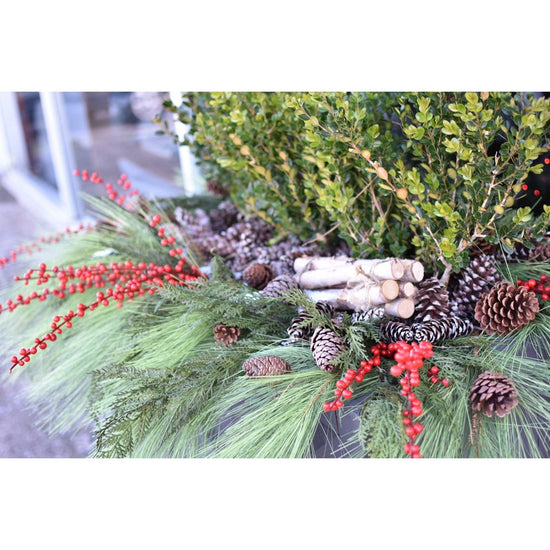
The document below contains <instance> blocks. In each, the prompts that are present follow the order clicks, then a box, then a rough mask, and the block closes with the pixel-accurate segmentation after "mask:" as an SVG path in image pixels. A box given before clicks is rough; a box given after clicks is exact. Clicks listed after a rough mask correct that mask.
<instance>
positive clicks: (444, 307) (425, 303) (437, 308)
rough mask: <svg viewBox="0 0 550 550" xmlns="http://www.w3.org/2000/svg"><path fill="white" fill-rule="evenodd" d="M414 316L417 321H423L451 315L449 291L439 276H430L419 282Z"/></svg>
mask: <svg viewBox="0 0 550 550" xmlns="http://www.w3.org/2000/svg"><path fill="white" fill-rule="evenodd" d="M417 287H418V293H417V294H416V296H415V298H414V301H415V308H414V318H413V320H414V321H415V322H419V323H423V322H424V321H429V320H433V319H441V318H445V317H447V316H448V315H449V310H450V308H449V291H448V290H447V288H446V287H445V285H443V284H441V283H440V282H439V280H438V278H437V277H430V278H429V279H426V280H425V281H422V282H421V283H418V286H417Z"/></svg>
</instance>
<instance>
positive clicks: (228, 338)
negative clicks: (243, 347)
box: [214, 323, 241, 346]
mask: <svg viewBox="0 0 550 550" xmlns="http://www.w3.org/2000/svg"><path fill="white" fill-rule="evenodd" d="M240 335H241V329H240V328H239V327H230V326H227V325H224V324H223V323H219V324H218V325H216V326H215V327H214V340H216V342H219V343H220V344H224V345H226V346H229V345H231V344H233V343H235V342H236V341H237V340H238V339H239V337H240Z"/></svg>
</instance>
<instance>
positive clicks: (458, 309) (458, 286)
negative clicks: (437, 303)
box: [449, 255, 501, 316]
mask: <svg viewBox="0 0 550 550" xmlns="http://www.w3.org/2000/svg"><path fill="white" fill-rule="evenodd" d="M500 280H501V277H500V275H499V273H498V271H497V269H496V266H495V260H494V258H492V257H490V256H486V255H481V256H477V257H475V258H473V259H472V260H471V261H470V263H469V265H468V267H466V268H464V269H462V270H461V271H460V273H459V274H458V276H456V277H454V278H453V279H452V280H451V281H450V282H449V303H450V307H451V312H452V313H453V314H454V315H463V316H470V315H472V314H473V312H474V309H475V306H476V303H477V302H478V300H479V299H480V298H481V297H482V296H483V295H484V294H485V293H486V291H487V290H488V289H490V288H491V287H492V286H493V285H494V284H495V283H497V282H498V281H500Z"/></svg>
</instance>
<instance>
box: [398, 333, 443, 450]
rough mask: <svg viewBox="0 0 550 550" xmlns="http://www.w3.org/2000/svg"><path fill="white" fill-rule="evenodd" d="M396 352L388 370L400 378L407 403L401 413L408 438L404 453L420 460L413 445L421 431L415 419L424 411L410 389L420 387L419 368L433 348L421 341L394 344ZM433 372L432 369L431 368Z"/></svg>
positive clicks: (430, 354) (417, 447)
mask: <svg viewBox="0 0 550 550" xmlns="http://www.w3.org/2000/svg"><path fill="white" fill-rule="evenodd" d="M395 345H396V346H397V351H396V352H395V355H394V356H393V358H394V360H395V361H396V364H395V365H393V366H392V367H391V368H390V374H391V375H392V376H395V377H399V376H401V375H403V377H402V378H400V380H399V383H400V384H401V395H403V396H405V397H406V398H407V400H408V402H409V406H408V408H407V409H405V410H404V411H403V424H404V425H405V433H406V434H407V435H408V436H409V442H408V443H406V444H405V452H406V453H407V454H408V455H409V456H410V457H411V458H422V455H421V454H420V448H419V446H418V445H417V444H415V442H414V441H415V439H416V437H417V436H418V434H420V433H421V432H422V430H423V426H422V424H420V422H415V418H414V417H417V416H420V415H421V414H422V413H423V412H424V411H423V409H422V402H421V401H420V399H418V397H417V396H416V394H415V393H414V391H413V389H412V388H415V387H418V386H419V385H420V372H419V371H420V368H421V367H422V366H423V365H424V360H425V359H429V358H430V357H431V356H432V355H433V347H432V344H431V343H430V342H427V341H422V342H420V343H416V342H413V343H412V344H407V343H406V342H396V343H395ZM431 370H432V372H433V367H432V369H431Z"/></svg>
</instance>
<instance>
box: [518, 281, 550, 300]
mask: <svg viewBox="0 0 550 550" xmlns="http://www.w3.org/2000/svg"><path fill="white" fill-rule="evenodd" d="M517 285H518V286H524V287H525V288H527V289H528V290H530V291H531V292H535V293H536V294H540V295H541V296H540V297H541V299H542V300H545V301H546V300H548V299H549V298H550V280H548V276H546V275H541V276H540V279H539V280H538V281H536V280H535V279H529V280H527V281H522V280H521V279H518V280H517Z"/></svg>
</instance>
